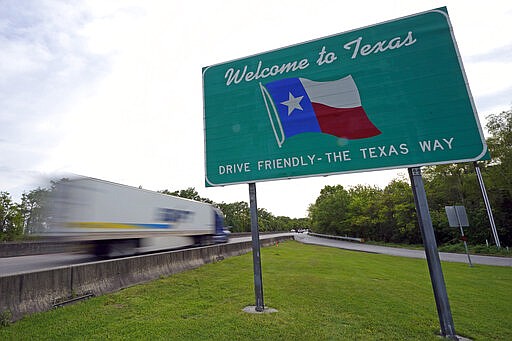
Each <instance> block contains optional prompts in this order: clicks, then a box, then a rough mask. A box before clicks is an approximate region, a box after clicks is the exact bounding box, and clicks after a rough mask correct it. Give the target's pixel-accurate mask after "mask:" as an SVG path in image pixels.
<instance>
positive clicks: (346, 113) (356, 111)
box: [311, 103, 381, 140]
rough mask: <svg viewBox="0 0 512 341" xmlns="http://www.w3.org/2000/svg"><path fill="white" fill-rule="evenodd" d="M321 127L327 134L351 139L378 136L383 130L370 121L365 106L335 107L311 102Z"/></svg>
mask: <svg viewBox="0 0 512 341" xmlns="http://www.w3.org/2000/svg"><path fill="white" fill-rule="evenodd" d="M311 104H312V105H313V110H314V111H315V114H316V117H317V120H318V124H319V125H320V129H321V130H322V132H323V133H325V134H330V135H334V136H338V137H342V138H345V139H349V140H355V139H364V138H367V137H372V136H377V135H380V134H381V131H380V130H379V129H377V127H375V126H374V125H373V123H372V122H371V121H370V119H369V118H368V116H367V115H366V112H365V111H364V109H363V107H355V108H333V107H329V106H327V105H324V104H319V103H311Z"/></svg>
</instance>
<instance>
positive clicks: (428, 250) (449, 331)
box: [408, 167, 458, 340]
mask: <svg viewBox="0 0 512 341" xmlns="http://www.w3.org/2000/svg"><path fill="white" fill-rule="evenodd" d="M408 170H409V178H410V179H411V187H412V192H413V195H414V203H415V204H416V213H417V215H418V223H419V225H420V230H421V235H422V237H423V245H424V247H425V255H426V257H427V263H428V270H429V272H430V281H431V282H432V289H433V291H434V298H435V301H436V307H437V315H438V316H439V323H440V325H441V334H442V335H443V336H445V337H448V338H450V339H454V340H458V338H457V335H456V334H455V326H454V324H453V318H452V312H451V310H450V303H449V302H448V294H447V292H446V285H445V282H444V276H443V270H442V268H441V261H440V259H439V252H438V251H437V243H436V237H435V235H434V228H433V227H432V220H431V218H430V212H429V210H428V203H427V195H426V193H425V187H424V185H423V179H422V177H421V169H420V168H419V167H414V168H409V169H408Z"/></svg>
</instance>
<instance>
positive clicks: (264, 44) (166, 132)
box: [0, 0, 512, 218]
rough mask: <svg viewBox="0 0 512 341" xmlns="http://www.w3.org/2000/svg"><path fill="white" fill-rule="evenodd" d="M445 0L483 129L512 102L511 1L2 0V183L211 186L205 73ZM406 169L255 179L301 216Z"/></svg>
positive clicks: (225, 194)
mask: <svg viewBox="0 0 512 341" xmlns="http://www.w3.org/2000/svg"><path fill="white" fill-rule="evenodd" d="M442 6H447V8H448V12H449V14H450V20H451V22H452V25H453V29H454V33H455V38H456V41H457V45H458V48H459V52H460V55H461V59H462V61H463V64H464V68H465V71H466V76H467V79H468V82H469V85H470V88H471V92H472V95H473V99H474V102H475V106H476V109H477V112H478V115H479V117H480V121H481V124H482V126H485V122H486V121H485V118H486V117H487V116H488V115H489V114H495V113H499V112H501V111H503V110H508V109H510V108H511V107H512V36H511V35H510V32H512V2H510V1H493V0H490V1H487V2H485V3H482V2H469V1H451V0H445V1H434V0H424V1H407V0H404V1H378V0H375V1H370V0H359V1H355V2H345V1H339V0H336V1H325V0H316V1H300V0H299V1H289V0H282V1H275V0H261V1H257V2H256V1H240V0H234V1H227V0H217V1H194V0H190V1H171V0H170V1H163V0H162V1H149V0H132V1H130V0H122V1H114V0H110V1H102V0H98V1H46V0H33V1H32V0H24V1H19V0H0V191H4V192H9V193H10V194H11V195H12V197H13V199H14V200H16V201H19V198H20V196H21V193H23V192H28V191H30V190H32V189H35V188H36V187H38V186H45V185H46V183H45V182H44V181H46V179H48V178H52V177H53V178H55V177H59V176H61V175H62V174H64V175H66V174H79V175H84V176H90V177H95V178H99V179H104V180H108V181H113V182H118V183H122V184H126V185H130V186H136V187H138V186H142V187H143V188H145V189H149V190H155V191H156V190H163V189H169V190H171V191H173V190H179V189H185V188H188V187H194V188H195V189H196V190H197V191H198V192H199V194H200V195H201V196H203V197H207V198H210V199H212V200H213V201H215V202H226V203H230V202H235V201H246V202H248V201H249V189H248V186H247V184H240V185H231V186H225V187H218V188H211V187H209V188H206V187H205V186H204V174H205V170H204V133H203V128H204V126H203V102H202V85H203V83H202V75H201V70H202V67H205V66H209V65H214V64H219V63H222V62H226V61H230V60H234V59H238V58H242V57H246V56H250V55H254V54H258V53H262V52H266V51H270V50H274V49H278V48H281V47H285V46H290V45H295V44H299V43H301V42H305V41H309V40H313V39H318V38H322V37H325V36H330V35H333V34H337V33H342V32H345V31H349V30H353V29H357V28H360V27H365V26H369V25H373V24H376V23H380V22H384V21H388V20H392V19H395V18H400V17H403V16H407V15H410V14H414V13H419V12H423V11H426V10H429V9H433V8H438V7H442ZM406 173H407V172H406V169H398V170H385V171H376V172H366V173H357V174H340V175H332V176H328V177H311V178H303V179H292V180H280V181H269V182H259V183H257V186H256V188H257V201H258V207H259V208H265V209H267V210H268V211H270V212H271V213H272V214H274V215H276V216H280V215H284V216H289V217H292V218H300V217H305V216H307V208H308V206H309V205H310V204H312V203H314V201H315V200H316V198H317V197H318V195H319V193H320V190H321V189H322V188H323V187H324V186H326V185H337V184H340V185H343V186H344V187H347V188H349V187H350V186H355V185H358V184H361V185H370V186H379V187H381V188H383V187H385V186H386V185H387V184H388V183H389V182H390V181H391V180H393V179H395V178H397V177H403V178H405V177H406Z"/></svg>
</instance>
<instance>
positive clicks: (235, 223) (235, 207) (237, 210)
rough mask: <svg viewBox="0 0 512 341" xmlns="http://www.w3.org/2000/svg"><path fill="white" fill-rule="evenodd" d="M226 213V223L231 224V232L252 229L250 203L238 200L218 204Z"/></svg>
mask: <svg viewBox="0 0 512 341" xmlns="http://www.w3.org/2000/svg"><path fill="white" fill-rule="evenodd" d="M217 206H218V207H219V208H220V210H221V211H222V213H223V214H224V223H225V225H226V226H229V227H230V229H231V232H249V231H251V215H250V212H249V205H248V204H247V203H246V202H245V201H238V202H234V203H231V204H226V203H224V202H223V203H220V204H217Z"/></svg>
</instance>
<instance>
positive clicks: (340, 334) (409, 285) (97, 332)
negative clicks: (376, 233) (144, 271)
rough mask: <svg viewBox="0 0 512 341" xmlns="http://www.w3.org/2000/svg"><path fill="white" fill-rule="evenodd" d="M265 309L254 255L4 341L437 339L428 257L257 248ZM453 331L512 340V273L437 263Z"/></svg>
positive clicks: (98, 303)
mask: <svg viewBox="0 0 512 341" xmlns="http://www.w3.org/2000/svg"><path fill="white" fill-rule="evenodd" d="M261 253H262V273H263V289H264V298H265V305H266V306H268V307H272V308H276V309H278V310H279V311H278V312H277V313H274V314H264V315H255V314H247V313H244V312H242V309H243V308H244V307H245V306H248V305H254V301H255V297H254V287H253V270H252V255H251V254H247V255H244V256H240V257H233V258H229V259H226V260H223V261H221V262H218V263H215V264H209V265H205V266H203V267H201V268H198V269H195V270H192V271H187V272H185V273H181V274H178V275H174V276H171V277H167V278H163V279H160V280H156V281H153V282H151V283H147V284H144V285H138V286H134V287H131V288H128V289H125V290H122V291H119V292H117V293H114V294H110V295H105V296H102V297H97V298H93V299H89V300H87V301H84V302H81V303H78V304H75V305H72V306H67V307H64V308H59V309H55V310H52V311H50V312H46V313H39V314H34V315H32V316H29V317H26V318H24V319H23V320H21V321H18V322H16V323H13V324H11V325H9V326H7V327H3V328H0V339H1V340H34V339H37V340H84V339H87V340H107V339H108V340H206V339H208V340H439V338H438V337H437V336H436V335H437V333H438V332H439V321H438V318H437V312H436V308H435V302H434V297H433V294H432V287H431V284H430V278H429V275H428V269H427V264H426V262H425V261H424V260H419V259H407V258H401V257H392V256H385V255H376V254H367V253H358V252H351V251H345V250H340V249H334V248H327V247H321V246H313V245H303V244H300V243H297V242H293V241H290V242H286V243H280V244H279V246H278V247H275V246H274V247H267V248H262V250H261ZM443 271H444V275H445V279H446V285H447V289H448V296H449V299H450V304H451V308H452V313H453V318H454V323H455V328H456V331H457V333H458V334H459V335H464V336H466V337H469V338H471V339H473V340H511V339H512V325H511V323H510V321H511V320H512V269H510V268H505V267H491V266H481V265H477V266H475V267H473V268H469V267H468V266H467V265H466V264H462V263H443Z"/></svg>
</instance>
